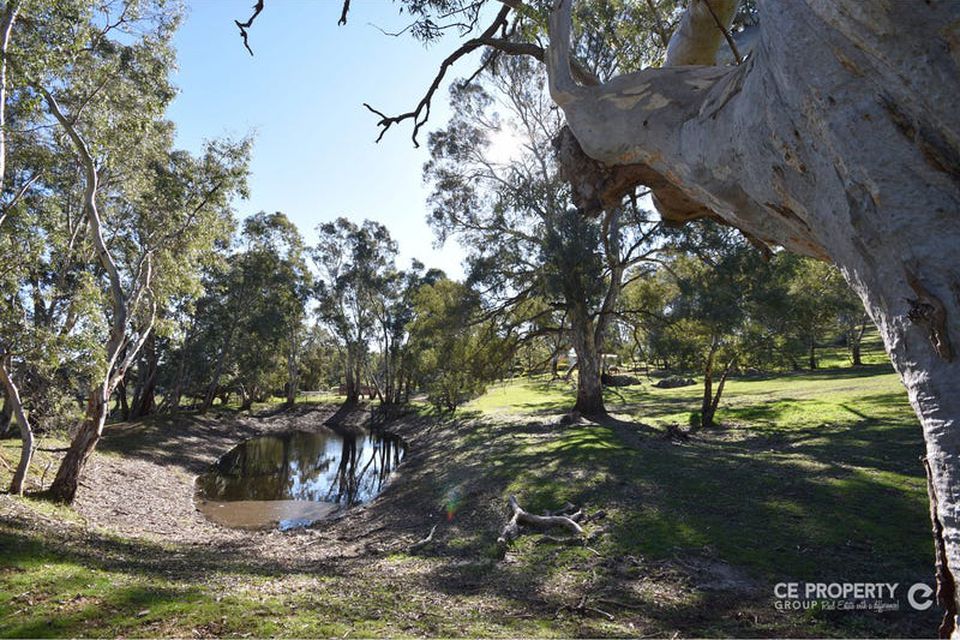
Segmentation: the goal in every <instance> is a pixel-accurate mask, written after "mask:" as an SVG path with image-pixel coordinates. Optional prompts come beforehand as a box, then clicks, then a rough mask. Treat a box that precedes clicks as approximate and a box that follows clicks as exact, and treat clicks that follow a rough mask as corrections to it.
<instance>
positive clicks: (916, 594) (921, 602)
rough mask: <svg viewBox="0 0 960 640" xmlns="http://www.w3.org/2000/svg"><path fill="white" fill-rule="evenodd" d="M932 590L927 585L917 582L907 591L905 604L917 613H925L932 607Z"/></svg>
mask: <svg viewBox="0 0 960 640" xmlns="http://www.w3.org/2000/svg"><path fill="white" fill-rule="evenodd" d="M932 595H933V589H932V588H930V587H929V586H928V585H926V584H924V583H922V582H918V583H916V584H915V585H913V586H912V587H910V590H909V591H907V602H909V603H910V606H911V607H913V608H914V609H916V610H917V611H925V610H927V609H929V608H930V607H931V606H932V605H933V598H931V597H930V596H932Z"/></svg>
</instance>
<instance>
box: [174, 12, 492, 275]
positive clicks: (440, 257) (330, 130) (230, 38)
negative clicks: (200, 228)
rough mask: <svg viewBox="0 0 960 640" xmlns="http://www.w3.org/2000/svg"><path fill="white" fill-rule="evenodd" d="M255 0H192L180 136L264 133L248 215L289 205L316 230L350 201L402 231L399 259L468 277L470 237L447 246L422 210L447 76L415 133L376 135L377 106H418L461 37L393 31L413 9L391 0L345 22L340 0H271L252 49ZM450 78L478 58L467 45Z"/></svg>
mask: <svg viewBox="0 0 960 640" xmlns="http://www.w3.org/2000/svg"><path fill="white" fill-rule="evenodd" d="M252 4H253V0H193V1H192V2H190V3H189V12H188V15H187V17H186V20H185V22H184V23H183V25H182V27H181V29H180V32H179V33H178V35H177V38H176V46H177V51H178V64H179V72H178V73H177V74H176V76H175V77H174V82H175V83H176V84H177V85H178V86H179V88H180V91H181V93H180V95H179V96H178V98H177V99H176V101H175V102H174V104H173V106H172V108H171V110H170V112H169V115H170V117H171V118H172V119H173V120H174V121H175V122H176V123H177V130H178V134H177V137H178V139H177V144H178V146H180V147H182V148H186V149H189V150H192V151H199V149H200V145H201V143H202V142H203V140H205V139H207V138H211V137H216V136H221V135H229V136H234V137H240V136H243V135H246V134H248V133H253V134H254V135H255V146H254V154H253V163H252V175H251V179H250V186H251V198H250V200H248V201H240V202H238V203H237V212H238V214H239V215H240V216H241V217H243V216H246V215H250V214H252V213H256V212H257V211H260V210H265V211H283V212H284V213H285V214H287V215H288V216H289V217H290V218H291V219H292V220H293V221H294V222H295V223H296V224H297V225H298V226H299V227H300V229H301V232H302V233H303V234H304V236H305V237H306V238H307V240H308V242H311V243H312V242H313V240H314V238H315V237H316V236H315V233H314V228H315V227H316V226H317V224H319V223H321V222H323V221H326V220H331V219H333V218H335V217H337V216H340V215H343V216H346V217H349V218H351V219H354V220H356V221H361V220H363V219H364V218H370V219H373V220H377V221H379V222H382V223H383V224H385V225H386V226H387V227H388V228H389V229H390V232H391V234H392V235H393V237H394V238H395V239H396V240H397V241H398V242H399V245H400V252H401V263H400V266H401V267H405V266H406V265H407V264H408V263H409V259H410V258H414V257H415V258H417V259H419V260H421V261H422V262H424V263H425V264H426V265H427V266H430V267H439V268H442V269H444V270H445V271H446V272H447V273H448V274H449V275H451V276H453V277H460V276H461V275H462V269H461V266H460V261H461V259H462V256H463V253H462V250H461V249H460V248H459V247H458V246H456V245H455V244H452V243H449V242H448V243H447V246H446V247H445V248H444V249H442V250H438V249H435V248H434V247H433V244H434V237H433V233H432V232H431V230H430V228H429V227H428V226H427V223H426V220H425V218H426V203H425V201H426V197H427V195H428V189H427V187H426V186H424V185H423V183H422V179H421V170H422V166H423V163H424V162H425V161H426V160H427V159H428V154H427V149H426V139H427V131H428V130H430V129H433V128H438V127H440V126H442V125H443V124H445V122H446V120H447V117H448V114H449V109H448V108H447V95H448V94H447V90H446V86H447V84H448V83H445V85H444V87H443V88H442V89H441V90H440V91H438V92H437V95H436V99H435V100H434V105H433V115H432V116H431V119H430V124H429V125H428V127H427V128H426V130H422V131H421V133H420V142H421V148H419V149H415V148H414V147H413V144H412V143H411V141H410V134H411V131H412V128H411V126H410V125H409V123H404V124H403V125H395V126H394V127H392V128H391V130H390V131H389V132H388V133H387V134H386V136H384V139H383V141H382V142H381V143H380V144H375V143H374V140H375V139H376V137H377V135H378V133H379V132H378V129H377V127H376V120H377V118H376V117H375V116H374V115H373V114H372V113H370V112H368V111H367V110H366V109H365V108H363V106H362V103H364V102H369V103H370V104H371V105H372V106H374V107H375V108H377V109H379V110H381V111H383V112H384V113H388V114H394V113H400V112H403V111H408V110H410V109H412V108H413V107H414V106H415V105H416V103H417V102H418V101H419V100H420V97H421V96H422V95H423V92H424V91H425V90H426V88H427V87H428V86H429V84H430V82H431V81H432V79H433V77H434V75H435V73H436V70H437V68H438V66H439V63H440V61H441V60H442V59H443V58H444V57H446V56H447V55H448V54H449V53H450V52H451V51H452V50H453V48H455V46H456V44H455V42H454V41H453V40H449V41H447V42H446V43H443V42H441V43H438V44H436V45H433V46H431V47H430V48H424V47H423V45H421V44H420V43H418V42H416V41H414V40H413V39H412V38H410V37H408V36H401V37H396V38H394V37H389V36H386V35H384V34H382V33H381V32H380V31H378V30H377V29H376V28H374V26H372V25H377V26H379V27H382V28H383V29H385V30H386V31H396V30H398V29H400V28H402V27H404V26H406V24H407V20H406V16H403V15H399V14H398V10H399V9H398V7H397V5H394V4H393V3H392V2H389V1H388V0H353V3H352V9H351V12H350V19H349V23H348V24H347V25H346V26H345V27H338V26H337V19H338V18H339V15H340V2H339V0H268V1H267V3H266V9H265V10H264V11H263V13H262V14H261V15H260V17H259V18H258V19H257V21H256V23H255V24H254V27H253V29H252V30H251V32H250V45H251V47H252V48H253V50H254V53H255V55H254V56H253V57H251V56H250V55H249V54H248V53H247V52H246V50H245V49H244V48H243V45H242V43H241V40H240V37H239V34H238V31H237V28H236V26H235V25H234V24H233V20H234V19H235V18H239V19H240V20H241V21H243V20H246V18H247V17H248V16H249V14H250V13H251V9H250V6H251V5H252ZM461 64H462V66H457V67H455V69H454V71H453V73H452V74H451V75H450V76H449V79H452V78H457V77H463V76H465V75H467V74H469V73H470V72H472V70H473V68H474V67H473V66H472V64H476V62H475V60H474V61H472V60H469V59H464V60H462V61H461Z"/></svg>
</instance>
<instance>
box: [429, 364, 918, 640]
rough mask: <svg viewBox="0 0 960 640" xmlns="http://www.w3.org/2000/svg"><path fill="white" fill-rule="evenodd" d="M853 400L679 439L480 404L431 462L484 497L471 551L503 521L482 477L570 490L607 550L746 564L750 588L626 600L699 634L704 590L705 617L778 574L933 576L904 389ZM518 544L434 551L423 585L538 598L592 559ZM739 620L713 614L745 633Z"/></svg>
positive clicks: (556, 491)
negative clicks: (806, 422) (478, 415)
mask: <svg viewBox="0 0 960 640" xmlns="http://www.w3.org/2000/svg"><path fill="white" fill-rule="evenodd" d="M818 375H819V374H818ZM786 400H787V399H784V401H786ZM797 402H798V403H800V404H802V402H800V401H797ZM862 406H864V407H870V408H869V409H867V408H862V409H856V410H854V411H851V412H850V419H849V421H845V422H843V423H841V424H836V425H823V426H810V427H803V428H799V427H798V428H790V429H786V430H781V431H776V432H774V431H772V430H761V431H756V432H755V431H752V430H749V429H733V430H730V431H719V432H706V433H703V434H699V435H698V436H696V437H695V438H694V439H692V440H691V441H690V442H689V443H686V444H682V445H678V444H676V443H673V442H670V441H668V440H666V439H665V438H663V437H662V436H661V435H660V434H661V432H659V431H657V430H655V429H652V428H650V427H647V426H646V425H643V424H639V423H633V422H628V421H622V420H616V419H610V420H604V421H600V422H599V423H598V424H580V425H572V426H567V427H559V426H556V425H544V424H538V423H531V424H522V423H517V422H514V423H506V422H498V421H497V420H496V419H495V418H484V419H481V420H478V421H476V422H474V423H472V424H470V425H469V426H467V425H463V427H462V428H463V430H464V431H465V432H466V435H464V436H463V438H461V441H460V443H459V444H457V445H454V446H451V447H450V448H449V449H448V450H446V451H445V453H444V457H445V459H446V464H442V463H439V462H438V463H437V465H436V468H437V469H438V470H440V471H439V472H438V473H436V474H435V476H434V478H433V482H435V483H436V486H437V487H438V493H439V492H441V488H442V487H444V486H456V487H465V488H466V490H465V495H464V497H465V502H467V503H468V504H465V505H464V506H463V507H462V508H463V510H468V509H470V508H476V509H478V510H480V511H481V512H482V514H481V515H478V516H477V518H478V519H480V520H482V521H485V522H487V523H488V524H487V525H486V526H483V527H482V528H480V529H479V530H470V528H469V527H463V528H461V529H459V530H457V531H456V535H458V536H459V537H460V539H459V540H458V550H459V553H461V554H462V555H464V556H467V557H473V558H476V557H483V556H484V555H485V554H486V555H489V554H490V553H491V549H493V548H494V547H495V539H496V537H497V535H498V533H499V528H498V526H497V525H494V524H490V522H491V520H492V521H493V522H500V523H502V522H504V521H505V519H506V514H505V510H503V507H502V506H500V505H498V504H497V503H496V502H494V503H493V505H494V506H493V508H489V507H487V508H486V510H484V504H483V503H484V500H486V499H487V498H485V494H484V492H483V487H484V486H493V487H496V486H500V487H508V491H507V492H508V493H516V494H517V497H518V499H519V500H520V502H521V504H522V505H523V506H524V508H526V509H527V510H528V511H531V512H541V511H544V510H548V509H555V508H557V507H558V506H560V505H562V504H564V503H565V502H567V501H569V502H572V503H574V504H576V505H582V506H583V507H585V508H586V509H588V510H595V509H598V508H603V509H605V510H608V511H610V512H611V517H610V519H609V520H608V521H607V522H606V523H605V524H604V525H603V526H605V527H606V529H607V534H606V535H605V536H604V537H603V538H602V539H601V541H600V542H598V543H597V544H596V548H597V549H598V550H599V552H600V553H601V554H602V555H604V556H605V557H608V558H610V557H613V558H618V557H621V558H622V557H626V556H634V557H640V558H648V559H655V560H657V559H658V560H668V561H669V560H671V559H675V558H687V557H694V558H705V559H706V560H708V561H710V562H718V563H724V564H729V565H731V566H734V567H737V568H739V569H741V570H743V571H745V572H747V574H748V575H749V576H750V577H751V578H752V579H754V580H755V581H756V583H757V584H759V585H761V586H762V588H761V589H760V591H759V592H758V593H755V594H753V595H752V596H751V595H747V596H743V595H742V594H741V595H739V596H736V595H731V594H730V593H726V594H724V593H720V594H714V593H711V592H708V591H704V590H698V589H694V590H693V596H691V597H690V598H689V599H688V601H685V602H684V603H679V604H675V605H673V606H668V607H664V606H662V603H658V602H657V601H656V599H655V598H653V599H650V600H644V599H643V598H640V599H639V600H635V601H631V603H629V604H631V606H635V607H637V608H638V609H637V610H638V611H642V613H643V615H644V616H646V617H648V618H650V619H653V620H656V621H657V623H658V624H659V625H662V626H663V628H671V627H675V628H679V629H681V631H685V632H687V633H691V634H695V635H703V633H704V632H705V629H714V630H715V629H717V627H712V626H708V627H704V626H702V625H703V624H704V620H705V619H706V618H704V615H706V614H704V613H703V611H702V608H703V607H704V606H710V607H713V608H714V609H715V610H714V611H712V612H711V613H709V615H708V618H709V619H710V620H712V621H714V622H716V621H718V620H725V619H726V616H727V613H735V611H734V609H735V608H736V607H739V606H741V605H743V603H744V602H749V601H750V600H751V598H755V599H756V602H757V603H759V604H758V606H761V607H762V608H763V609H764V610H770V609H772V600H773V597H772V592H771V591H770V589H771V588H772V587H771V585H772V584H774V583H776V582H790V581H822V582H842V581H853V582H857V581H860V582H863V581H887V582H900V583H903V584H911V583H913V582H917V581H924V580H926V581H927V582H929V578H930V573H931V558H932V545H931V543H930V537H929V533H928V528H929V523H928V515H927V504H926V497H925V493H924V489H923V476H922V470H921V469H920V467H919V465H917V463H916V458H917V456H918V455H919V453H920V452H921V451H922V437H921V434H920V431H919V429H917V427H916V423H915V419H913V418H912V416H911V415H910V414H909V413H906V412H904V411H903V398H902V397H901V395H900V394H877V395H875V396H868V397H865V398H864V402H863V405H862ZM874 410H876V415H874V413H875V412H874ZM888 410H890V411H892V410H898V411H899V413H897V414H896V415H888ZM749 411H750V412H752V413H750V418H751V420H753V419H763V420H771V421H775V420H776V417H777V412H778V411H779V409H777V408H776V407H774V406H770V405H763V406H756V407H750V408H749ZM744 416H745V414H743V413H741V414H740V417H744ZM501 495H502V494H501ZM451 535H454V534H451ZM518 544H520V545H521V548H522V551H521V552H520V554H519V558H518V559H515V560H514V561H513V562H511V563H507V564H504V563H501V564H496V563H484V562H478V563H476V564H475V566H473V567H472V568H471V569H469V570H468V569H463V568H462V567H461V568H457V566H451V565H443V566H438V567H437V568H436V569H435V570H434V571H432V572H431V573H430V574H429V575H428V576H427V578H426V579H425V580H424V588H435V589H439V590H441V591H444V592H445V593H450V594H454V593H457V590H458V589H460V588H463V586H464V583H465V582H466V584H467V585H468V587H469V589H472V590H476V591H483V592H488V593H491V594H496V595H498V596H501V597H505V598H523V599H525V600H528V601H529V602H530V606H533V607H540V608H547V609H549V608H550V607H554V606H557V607H559V606H562V605H563V604H564V603H563V602H560V601H559V600H557V599H556V596H551V595H550V594H551V593H552V591H551V589H550V588H549V585H550V584H553V583H555V582H556V581H558V580H562V579H563V578H562V574H564V573H565V572H571V571H572V572H573V573H574V574H576V575H580V574H581V573H582V572H580V571H579V569H578V567H582V566H593V565H590V560H591V556H590V554H588V553H586V552H584V551H583V550H576V551H577V552H579V553H581V554H582V555H580V556H577V558H576V559H575V560H571V561H569V562H563V561H557V558H563V557H564V554H568V553H574V551H573V550H569V549H563V548H556V547H550V546H547V547H546V548H547V549H548V550H549V553H548V554H547V555H544V554H545V553H546V552H545V551H540V550H539V549H540V547H533V548H532V549H531V548H530V544H527V545H526V546H522V545H523V544H524V543H523V539H522V538H521V541H520V542H519V543H518ZM488 565H489V566H488ZM465 571H466V572H467V573H466V574H465ZM587 574H588V575H590V576H591V578H590V581H591V585H590V591H591V593H592V592H594V591H596V592H607V591H611V592H616V591H617V590H618V589H620V590H622V589H623V581H622V580H621V579H620V578H619V577H617V576H616V575H614V574H612V573H611V572H610V571H606V570H604V569H602V568H601V569H593V570H591V571H589V572H587ZM465 575H466V577H465ZM582 579H586V578H585V577H583V578H582ZM621 599H622V598H621ZM801 615H802V614H796V617H797V618H798V619H799V616H801ZM934 619H935V615H934V614H932V613H929V615H928V614H920V613H918V612H915V611H913V610H912V609H910V608H909V607H908V606H907V605H906V604H905V603H902V610H901V611H900V612H891V613H888V614H884V615H883V616H878V615H876V614H871V613H860V614H855V613H849V614H848V615H846V616H839V617H837V616H833V615H831V614H824V615H823V620H825V622H824V624H827V625H828V627H825V628H823V629H822V631H824V632H830V633H841V634H850V635H871V634H872V635H876V634H880V633H883V634H888V633H891V632H893V633H896V634H898V635H919V634H923V633H927V632H929V630H930V629H932V628H934V626H933V622H932V621H933V620H934ZM737 624H738V623H735V622H730V623H729V625H728V626H721V627H719V629H722V630H724V631H725V632H726V633H734V634H737V635H739V634H742V633H744V629H743V628H740V627H739V626H737ZM724 625H726V623H724ZM818 629H819V627H818ZM831 629H832V631H831Z"/></svg>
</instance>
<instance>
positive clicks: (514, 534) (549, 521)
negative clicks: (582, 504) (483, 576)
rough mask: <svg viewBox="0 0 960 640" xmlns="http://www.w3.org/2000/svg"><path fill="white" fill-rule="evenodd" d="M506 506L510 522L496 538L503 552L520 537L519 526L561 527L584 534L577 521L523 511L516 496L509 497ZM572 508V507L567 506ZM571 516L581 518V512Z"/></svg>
mask: <svg viewBox="0 0 960 640" xmlns="http://www.w3.org/2000/svg"><path fill="white" fill-rule="evenodd" d="M507 504H509V505H510V509H511V511H512V513H513V515H512V516H511V517H510V520H509V521H508V522H507V524H506V525H505V526H504V527H503V531H502V532H501V533H500V537H499V538H497V544H498V545H500V547H501V549H502V550H503V551H506V547H507V546H509V544H510V543H511V542H513V541H514V540H516V539H517V538H518V537H519V536H520V527H521V525H523V526H527V527H533V528H535V529H552V528H554V527H563V528H564V529H567V530H568V531H570V532H571V533H573V534H576V535H578V536H582V535H583V534H584V531H583V527H581V526H580V525H579V524H577V521H576V520H574V519H573V518H572V517H570V516H566V515H545V516H538V515H534V514H532V513H528V512H526V511H524V510H523V509H522V508H521V507H520V504H519V503H518V502H517V498H516V496H510V499H509V500H508V501H507ZM569 506H570V507H573V505H569ZM578 514H581V515H578ZM572 515H576V516H578V519H579V518H582V517H583V516H582V512H577V513H574V514H572Z"/></svg>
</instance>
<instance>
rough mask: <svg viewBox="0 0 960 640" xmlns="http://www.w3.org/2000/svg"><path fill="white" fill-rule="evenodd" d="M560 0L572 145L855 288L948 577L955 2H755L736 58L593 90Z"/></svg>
mask: <svg viewBox="0 0 960 640" xmlns="http://www.w3.org/2000/svg"><path fill="white" fill-rule="evenodd" d="M570 4H571V2H570V0H561V1H560V2H559V5H558V9H557V10H556V11H554V13H553V15H552V16H551V21H550V32H551V33H550V42H551V46H550V49H549V51H548V55H547V56H546V58H547V64H548V72H549V75H550V88H551V94H552V96H553V98H554V100H555V101H556V102H557V104H558V105H559V106H560V107H561V108H562V109H563V111H564V113H565V115H566V118H567V123H568V125H569V126H570V129H571V131H572V133H573V135H574V136H575V137H576V139H577V141H578V142H579V144H580V146H581V148H582V149H583V151H584V152H585V153H586V154H587V155H588V156H589V157H591V158H593V159H594V160H597V161H599V162H601V163H603V164H604V165H606V166H607V167H608V168H609V167H616V166H640V167H644V168H645V170H649V171H652V172H654V173H655V174H656V175H658V176H661V177H662V178H664V179H665V180H667V181H668V182H669V184H670V186H671V187H672V188H674V189H676V190H677V191H679V192H681V193H682V194H683V195H684V196H685V197H686V198H688V199H689V200H691V201H692V202H695V203H698V204H700V205H701V206H702V208H703V209H704V210H706V211H709V212H710V215H711V217H718V218H721V219H722V220H724V221H725V222H726V223H728V224H731V225H733V226H736V227H737V228H739V229H741V230H743V231H745V232H747V233H748V234H750V235H751V236H752V237H754V238H756V239H757V240H759V241H761V242H763V243H765V244H771V245H781V246H783V247H785V248H787V249H788V250H791V251H794V252H797V253H801V254H805V255H809V256H814V257H817V258H821V259H825V260H830V261H832V262H834V263H836V264H837V265H838V266H839V267H840V269H841V271H842V272H843V274H844V276H845V278H846V280H847V282H848V283H849V284H850V285H851V287H852V288H853V289H854V290H855V291H856V292H857V293H858V294H859V296H860V297H861V299H862V300H863V302H864V306H865V308H866V310H867V313H868V314H869V315H870V317H871V319H872V320H873V321H874V322H875V323H876V324H877V326H878V328H879V331H880V335H881V337H882V338H883V341H884V345H885V346H886V350H887V352H888V354H889V355H890V357H891V360H892V361H893V364H894V367H895V368H896V370H897V372H898V373H899V375H900V377H901V380H902V381H903V383H904V385H905V386H906V388H907V391H908V394H909V397H910V401H911V403H912V405H913V407H914V409H915V410H916V412H917V415H918V416H919V417H920V420H921V423H922V426H923V431H924V439H925V441H926V447H927V460H928V461H929V465H930V470H931V484H932V486H933V489H934V491H935V493H936V495H937V496H939V497H940V499H939V501H938V503H937V505H936V516H937V517H938V520H939V522H940V523H941V525H942V527H943V542H944V554H945V556H946V566H947V569H948V571H949V573H950V574H951V575H952V576H954V577H955V576H957V575H958V572H960V424H958V418H960V370H958V368H957V367H958V365H957V363H956V360H955V359H951V358H948V357H945V355H952V353H951V351H952V350H950V351H948V346H949V345H951V344H955V343H956V341H957V340H958V339H960V337H958V335H957V334H958V332H960V322H958V320H957V319H958V318H960V300H958V296H957V295H956V294H955V293H954V294H953V295H951V292H953V291H954V289H953V287H955V286H956V285H955V283H956V282H957V279H958V274H960V253H958V251H957V247H960V224H958V219H957V212H958V211H960V116H958V112H957V109H956V104H957V103H958V101H960V3H957V2H950V1H944V0H941V1H935V0H931V1H930V2H926V3H920V4H914V3H904V2H883V3H881V2H861V1H860V0H829V1H827V0H795V1H791V2H780V3H773V2H770V1H768V0H759V1H758V10H759V12H760V26H759V30H760V31H759V35H758V40H757V42H756V44H755V46H754V49H753V51H752V52H751V55H750V57H749V58H748V59H747V60H746V61H745V62H744V63H743V64H742V65H739V66H737V67H716V66H677V67H666V68H661V69H646V70H643V71H640V72H638V73H634V74H629V75H624V76H621V77H618V78H614V79H613V80H611V81H609V82H607V83H606V84H603V85H600V86H596V87H587V86H582V85H579V84H577V83H576V81H575V80H574V77H573V75H572V74H571V72H570V20H569V11H570ZM693 4H695V3H692V5H693ZM692 5H691V6H692ZM714 40H715V38H714ZM718 46H719V45H718ZM638 179H639V178H638ZM665 213H666V214H667V216H668V217H669V211H666V212H665ZM908 274H909V275H908ZM911 282H913V283H914V284H916V283H922V285H921V286H922V291H921V290H918V288H917V287H915V286H912V284H911ZM910 301H915V302H917V303H919V305H928V306H929V307H931V308H929V309H928V308H922V309H920V311H919V312H918V311H917V306H918V305H917V304H912V303H911V302H910ZM935 301H936V302H935ZM951 334H952V335H951ZM956 600H957V598H956V596H954V601H955V602H956Z"/></svg>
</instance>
